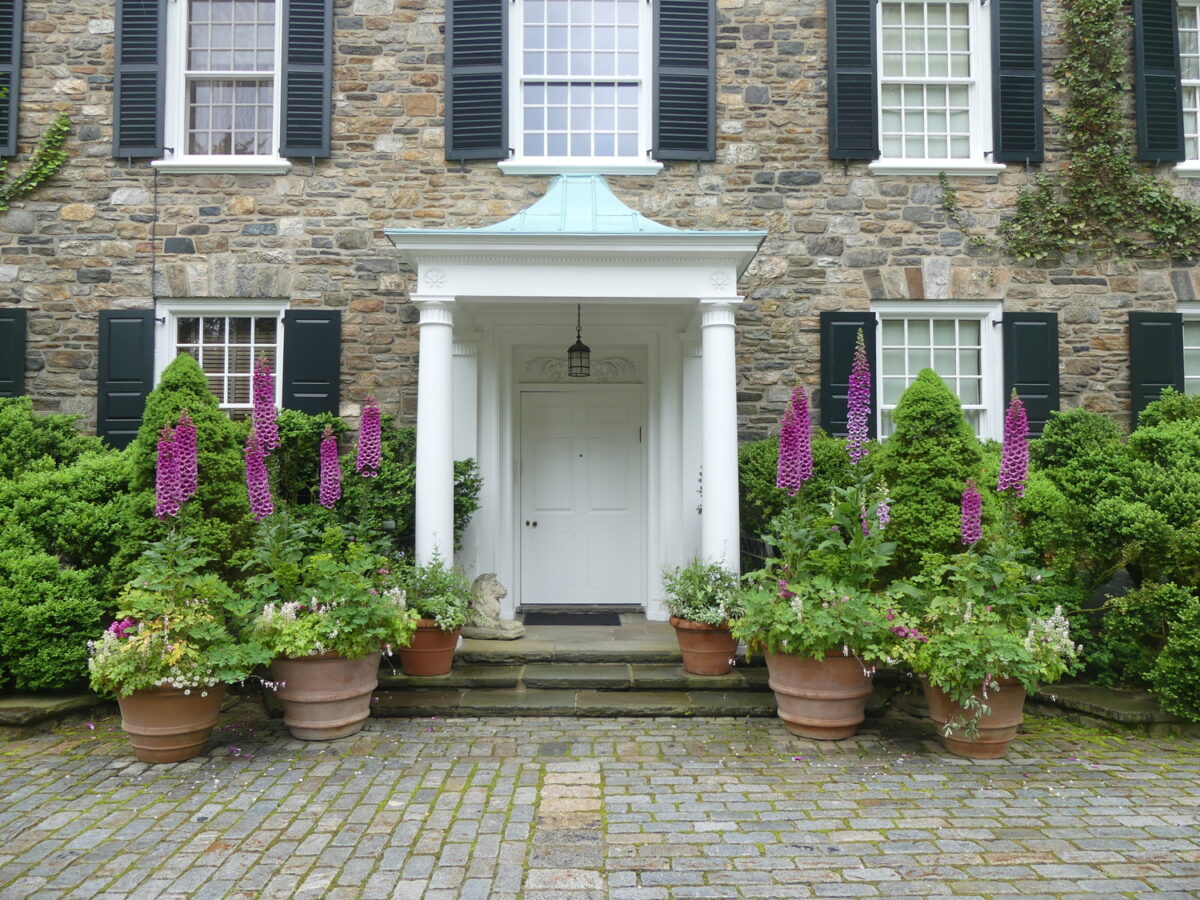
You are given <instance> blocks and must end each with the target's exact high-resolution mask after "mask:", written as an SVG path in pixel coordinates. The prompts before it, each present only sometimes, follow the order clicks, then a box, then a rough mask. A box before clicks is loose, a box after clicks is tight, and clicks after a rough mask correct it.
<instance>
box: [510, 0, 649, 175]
mask: <svg viewBox="0 0 1200 900" xmlns="http://www.w3.org/2000/svg"><path fill="white" fill-rule="evenodd" d="M509 12H510V15H509V19H508V32H507V34H506V35H505V37H504V39H505V41H506V42H507V47H506V49H507V50H508V59H509V66H508V68H509V73H508V74H509V78H508V89H507V94H506V97H507V101H508V135H507V138H508V146H509V147H510V148H511V149H512V156H511V157H509V158H508V159H505V160H501V161H500V163H499V164H498V165H499V167H500V170H501V171H502V172H505V173H508V174H513V175H558V174H588V175H653V174H655V173H657V172H659V171H661V170H662V167H663V166H662V163H660V162H656V161H655V160H653V159H652V158H651V156H650V153H651V150H650V148H651V146H652V144H653V139H652V133H653V132H652V129H653V120H654V65H653V54H654V17H653V15H652V13H653V9H652V6H651V4H650V3H648V2H646V3H639V4H638V15H639V16H640V17H641V18H640V19H639V21H638V60H639V66H638V76H637V77H638V80H639V81H640V82H641V102H640V108H639V109H638V143H639V145H640V146H641V147H642V151H641V152H640V153H639V155H638V156H625V157H607V156H605V157H600V156H593V157H579V156H525V155H524V144H525V141H524V135H525V131H524V118H525V117H524V115H523V109H524V107H523V101H522V91H521V87H522V84H523V77H524V76H523V75H522V72H523V68H524V66H523V55H522V51H523V46H524V40H523V37H524V34H525V3H524V0H515V2H513V5H512V8H511V10H510V11H509ZM531 80H541V79H540V78H539V79H534V78H533V77H532V76H531ZM544 80H546V81H555V80H559V76H551V75H548V76H546V77H545V79H544ZM581 80H582V79H581ZM593 80H596V81H608V80H610V79H609V78H608V77H607V76H604V77H600V78H595V79H593ZM612 80H614V81H619V80H620V78H613V79H612Z"/></svg>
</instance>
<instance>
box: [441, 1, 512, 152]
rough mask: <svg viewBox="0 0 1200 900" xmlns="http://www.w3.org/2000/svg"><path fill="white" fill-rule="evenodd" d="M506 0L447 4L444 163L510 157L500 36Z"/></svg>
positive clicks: (504, 25) (504, 55)
mask: <svg viewBox="0 0 1200 900" xmlns="http://www.w3.org/2000/svg"><path fill="white" fill-rule="evenodd" d="M507 27H508V0H449V2H448V4H447V8H446V159H457V160H463V159H505V158H507V157H508V114H507V107H508V102H507V101H508V97H507V96H506V95H505V92H504V64H505V61H506V59H507V57H508V53H507V51H506V49H505V41H504V35H505V31H506V29H507Z"/></svg>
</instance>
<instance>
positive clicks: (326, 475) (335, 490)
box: [320, 425, 342, 509]
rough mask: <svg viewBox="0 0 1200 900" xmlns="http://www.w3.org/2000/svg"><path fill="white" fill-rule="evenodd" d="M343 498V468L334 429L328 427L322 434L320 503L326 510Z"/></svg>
mask: <svg viewBox="0 0 1200 900" xmlns="http://www.w3.org/2000/svg"><path fill="white" fill-rule="evenodd" d="M341 496H342V467H341V466H340V465H338V446H337V438H336V437H334V435H333V429H332V428H331V427H330V426H328V425H326V426H325V431H324V432H323V433H322V434H321V491H320V502H321V505H322V506H324V507H325V508H326V509H333V504H335V503H337V502H338V498H340V497H341Z"/></svg>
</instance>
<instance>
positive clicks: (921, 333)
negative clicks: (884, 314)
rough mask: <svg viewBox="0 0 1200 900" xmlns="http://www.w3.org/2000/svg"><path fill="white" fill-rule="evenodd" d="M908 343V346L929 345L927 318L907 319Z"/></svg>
mask: <svg viewBox="0 0 1200 900" xmlns="http://www.w3.org/2000/svg"><path fill="white" fill-rule="evenodd" d="M908 345H909V346H910V347H928V346H929V320H928V319H909V320H908Z"/></svg>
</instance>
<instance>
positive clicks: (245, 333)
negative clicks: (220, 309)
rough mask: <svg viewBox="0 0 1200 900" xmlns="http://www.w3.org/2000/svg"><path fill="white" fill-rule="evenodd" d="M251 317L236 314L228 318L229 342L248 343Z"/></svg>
mask: <svg viewBox="0 0 1200 900" xmlns="http://www.w3.org/2000/svg"><path fill="white" fill-rule="evenodd" d="M251 321H252V320H251V319H250V317H249V316H238V317H237V318H231V319H230V320H229V343H231V344H249V343H250V337H251V324H250V323H251Z"/></svg>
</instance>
